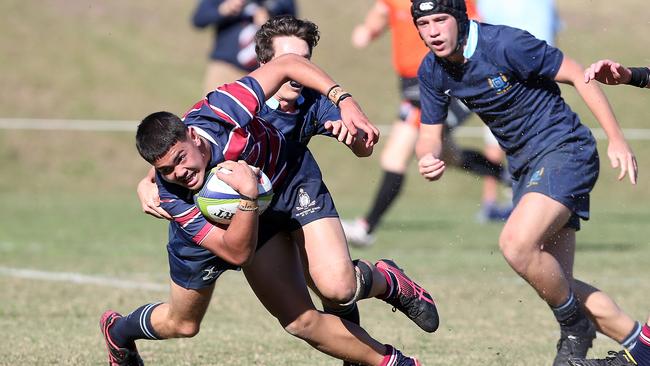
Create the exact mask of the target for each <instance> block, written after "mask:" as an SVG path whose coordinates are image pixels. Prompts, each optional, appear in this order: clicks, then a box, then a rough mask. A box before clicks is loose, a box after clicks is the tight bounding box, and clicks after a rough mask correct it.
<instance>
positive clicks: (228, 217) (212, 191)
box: [194, 167, 273, 225]
mask: <svg viewBox="0 0 650 366" xmlns="http://www.w3.org/2000/svg"><path fill="white" fill-rule="evenodd" d="M217 171H221V172H222V173H225V174H229V173H230V170H228V169H225V168H219V167H215V168H212V169H211V170H210V172H209V173H208V175H207V176H206V177H205V182H204V183H203V187H202V188H201V189H200V190H199V191H198V192H197V193H196V194H195V195H194V203H196V206H197V207H198V208H199V210H200V211H201V213H202V214H203V216H205V217H206V218H207V219H208V221H211V222H213V223H217V224H225V225H228V224H230V221H232V218H233V216H235V213H236V212H237V206H239V199H240V197H239V193H237V191H235V190H234V189H232V188H231V187H230V186H229V185H228V184H227V183H226V182H224V181H222V180H221V179H219V177H217V174H216V172H217ZM257 190H258V191H259V196H258V197H257V203H258V205H259V206H260V209H259V213H260V214H261V213H262V212H264V210H265V209H266V208H267V207H269V204H270V203H271V199H272V198H273V187H272V185H271V180H270V179H269V177H267V176H266V174H264V172H262V171H260V178H259V181H258V182H257Z"/></svg>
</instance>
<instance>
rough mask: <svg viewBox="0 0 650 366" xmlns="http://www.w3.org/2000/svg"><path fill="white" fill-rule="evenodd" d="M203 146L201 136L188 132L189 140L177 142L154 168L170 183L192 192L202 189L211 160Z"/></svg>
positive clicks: (157, 161)
mask: <svg viewBox="0 0 650 366" xmlns="http://www.w3.org/2000/svg"><path fill="white" fill-rule="evenodd" d="M201 144H202V142H201V139H200V138H199V136H198V135H197V134H196V133H195V132H194V131H193V130H188V138H187V139H185V141H178V142H176V143H175V144H174V145H173V146H172V147H171V148H170V149H169V151H167V153H165V155H163V156H162V157H161V158H160V159H158V160H156V162H155V163H154V168H155V169H156V170H157V171H158V173H160V174H161V175H162V177H163V179H165V180H166V181H168V182H170V183H174V184H178V185H180V186H183V187H185V188H188V189H190V190H197V189H199V188H201V186H203V180H204V179H205V167H206V166H207V164H208V160H209V157H207V158H206V154H205V153H204V152H203V151H202V150H201V149H200V146H201Z"/></svg>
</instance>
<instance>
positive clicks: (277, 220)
mask: <svg viewBox="0 0 650 366" xmlns="http://www.w3.org/2000/svg"><path fill="white" fill-rule="evenodd" d="M292 154H293V158H295V160H294V159H293V158H292V160H294V161H293V162H292V163H293V166H294V169H292V171H291V172H290V173H289V176H288V177H287V178H286V180H285V181H284V183H283V185H282V188H281V190H280V191H279V192H275V193H274V195H273V200H272V201H271V204H270V205H269V207H268V208H267V209H266V211H264V213H263V214H262V216H260V222H259V233H258V238H257V240H258V242H259V243H260V244H259V245H258V249H259V247H260V246H261V245H264V243H266V242H267V241H268V240H269V239H271V238H272V237H273V236H275V235H276V234H278V233H279V232H292V231H294V230H298V229H300V228H301V227H303V226H305V225H307V224H309V223H310V222H312V221H316V220H319V219H322V218H326V217H339V214H338V212H337V211H336V207H335V206H334V201H333V200H332V196H331V195H330V192H329V190H328V189H327V187H326V186H325V183H324V182H323V177H322V174H321V171H320V168H319V167H318V164H317V163H316V160H314V157H313V156H312V154H311V152H310V151H309V150H308V149H307V148H305V147H302V146H300V147H299V148H297V149H295V150H294V151H292Z"/></svg>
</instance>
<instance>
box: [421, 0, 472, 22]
mask: <svg viewBox="0 0 650 366" xmlns="http://www.w3.org/2000/svg"><path fill="white" fill-rule="evenodd" d="M437 13H445V14H450V15H451V16H453V17H454V18H456V20H457V21H458V23H463V22H467V7H466V6H465V0H411V16H413V21H416V20H418V18H420V17H423V16H426V15H431V14H437Z"/></svg>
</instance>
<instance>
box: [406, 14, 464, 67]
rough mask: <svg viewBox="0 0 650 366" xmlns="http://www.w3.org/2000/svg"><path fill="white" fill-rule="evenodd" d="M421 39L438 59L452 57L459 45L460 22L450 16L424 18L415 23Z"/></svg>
mask: <svg viewBox="0 0 650 366" xmlns="http://www.w3.org/2000/svg"><path fill="white" fill-rule="evenodd" d="M415 25H416V26H417V28H418V32H419V33H420V38H422V40H423V41H424V43H425V44H426V45H427V47H429V49H430V50H431V51H432V52H433V53H434V54H435V55H436V56H438V57H441V58H446V57H449V56H451V55H452V54H453V53H454V51H455V50H456V45H457V44H458V22H456V18H454V17H453V16H451V15H449V14H445V13H438V14H431V15H427V16H423V17H420V18H418V20H416V21H415Z"/></svg>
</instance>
